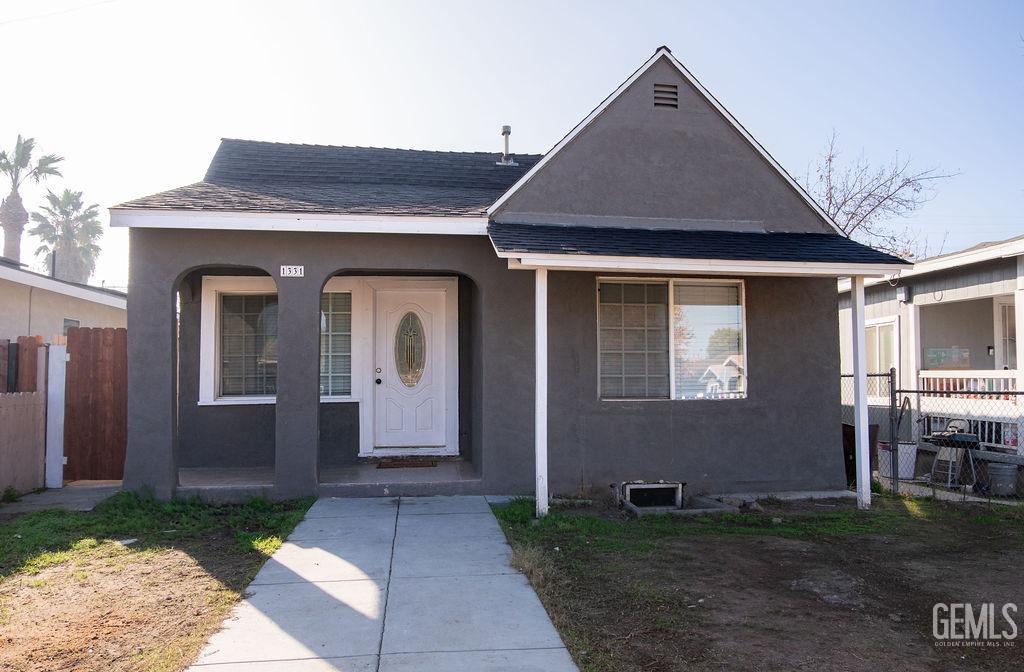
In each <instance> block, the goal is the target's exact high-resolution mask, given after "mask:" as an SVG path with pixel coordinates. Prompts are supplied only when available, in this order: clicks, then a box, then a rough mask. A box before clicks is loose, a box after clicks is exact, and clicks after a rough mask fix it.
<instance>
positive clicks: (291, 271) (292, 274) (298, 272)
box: [281, 265, 306, 278]
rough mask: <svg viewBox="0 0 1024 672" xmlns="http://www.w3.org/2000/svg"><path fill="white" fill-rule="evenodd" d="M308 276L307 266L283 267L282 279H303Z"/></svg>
mask: <svg viewBox="0 0 1024 672" xmlns="http://www.w3.org/2000/svg"><path fill="white" fill-rule="evenodd" d="M305 274H306V267H305V266H284V265H282V266H281V277H282V278H301V277H303V276H304V275H305Z"/></svg>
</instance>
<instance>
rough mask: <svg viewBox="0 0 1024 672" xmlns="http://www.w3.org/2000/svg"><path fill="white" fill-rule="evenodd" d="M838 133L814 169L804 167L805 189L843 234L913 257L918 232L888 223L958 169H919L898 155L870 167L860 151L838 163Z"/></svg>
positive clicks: (907, 211)
mask: <svg viewBox="0 0 1024 672" xmlns="http://www.w3.org/2000/svg"><path fill="white" fill-rule="evenodd" d="M838 137H839V136H838V135H837V134H836V132H835V131H833V132H832V135H831V136H829V138H828V139H827V140H826V142H825V148H824V150H823V151H822V153H821V156H820V157H819V158H818V161H817V163H816V164H815V166H814V170H813V172H812V170H811V169H810V167H808V171H807V174H806V176H805V186H806V188H807V191H808V192H809V193H810V194H811V195H812V196H813V197H814V198H815V199H816V200H817V201H818V204H819V205H821V207H822V209H823V210H824V211H825V212H826V213H827V214H828V215H829V217H831V218H832V220H833V221H835V223H836V224H837V225H838V226H839V228H840V229H841V230H842V232H843V234H845V235H846V236H847V237H849V238H855V239H857V240H860V241H862V242H865V243H868V244H870V245H873V246H874V247H877V248H880V249H883V250H885V251H887V252H890V253H892V254H896V255H898V256H901V257H905V258H913V257H916V256H918V255H919V254H920V248H921V241H920V240H919V239H918V233H917V232H915V231H912V230H911V229H910V228H908V227H905V226H904V227H902V229H901V228H900V227H898V226H894V225H893V223H892V221H893V220H896V219H900V218H903V217H907V216H909V215H911V214H913V213H914V212H915V211H916V210H917V209H918V208H920V207H921V206H922V205H924V204H925V203H927V202H928V201H930V200H932V199H933V198H934V197H935V188H936V185H937V183H938V182H940V181H941V180H945V179H948V178H950V177H954V176H955V175H957V174H958V173H946V172H942V171H941V170H940V169H939V168H926V169H924V170H918V169H916V168H914V167H912V166H911V163H910V160H909V159H900V156H899V154H897V155H896V156H895V158H893V160H892V161H891V162H889V163H886V164H884V165H872V164H871V163H870V162H869V161H868V160H867V158H865V156H864V155H863V154H861V155H860V156H859V157H857V158H856V159H854V160H853V161H852V162H849V163H843V162H841V161H840V150H839V142H838ZM925 244H927V243H925Z"/></svg>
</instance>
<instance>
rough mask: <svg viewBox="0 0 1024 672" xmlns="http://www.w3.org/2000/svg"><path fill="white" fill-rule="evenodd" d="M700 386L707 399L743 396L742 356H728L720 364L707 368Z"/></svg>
mask: <svg viewBox="0 0 1024 672" xmlns="http://www.w3.org/2000/svg"><path fill="white" fill-rule="evenodd" d="M700 384H701V385H703V386H704V395H705V396H708V397H717V396H722V395H727V394H743V393H744V392H743V390H744V385H743V355H729V356H728V357H726V358H725V361H724V362H722V363H721V364H712V365H711V366H709V367H708V369H707V371H705V372H704V375H703V376H701V378H700Z"/></svg>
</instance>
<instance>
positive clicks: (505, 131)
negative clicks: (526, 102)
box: [497, 126, 519, 166]
mask: <svg viewBox="0 0 1024 672" xmlns="http://www.w3.org/2000/svg"><path fill="white" fill-rule="evenodd" d="M501 135H502V136H503V137H504V138H505V151H504V153H502V155H501V161H498V162H497V165H499V166H518V165H519V164H518V163H516V162H515V159H513V158H512V155H511V154H509V153H508V136H510V135H512V127H511V126H502V127H501Z"/></svg>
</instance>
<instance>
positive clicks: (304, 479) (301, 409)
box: [274, 269, 320, 498]
mask: <svg viewBox="0 0 1024 672" xmlns="http://www.w3.org/2000/svg"><path fill="white" fill-rule="evenodd" d="M308 270H309V269H307V271H308ZM310 276H313V277H310ZM274 279H275V280H276V281H277V297H278V299H277V311H278V313H277V315H278V317H277V406H276V409H275V411H276V417H275V427H276V431H275V439H276V448H275V451H274V494H275V495H276V496H277V497H279V498H291V497H307V496H309V495H313V494H315V493H316V489H317V481H318V478H317V452H318V449H319V440H320V439H319V437H320V387H319V385H320V281H319V277H318V276H316V274H315V273H309V274H308V275H307V276H306V277H302V278H281V277H276V278H274Z"/></svg>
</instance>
